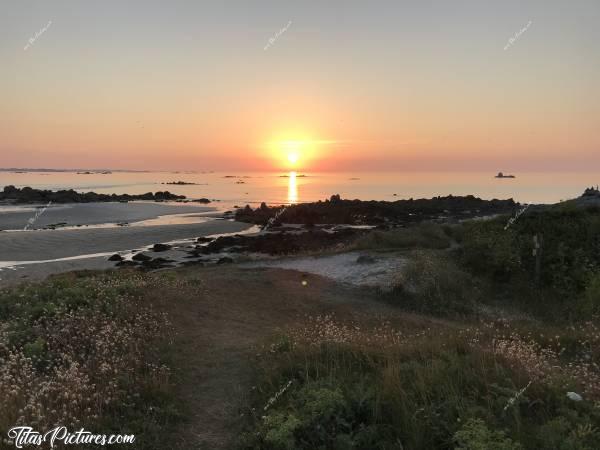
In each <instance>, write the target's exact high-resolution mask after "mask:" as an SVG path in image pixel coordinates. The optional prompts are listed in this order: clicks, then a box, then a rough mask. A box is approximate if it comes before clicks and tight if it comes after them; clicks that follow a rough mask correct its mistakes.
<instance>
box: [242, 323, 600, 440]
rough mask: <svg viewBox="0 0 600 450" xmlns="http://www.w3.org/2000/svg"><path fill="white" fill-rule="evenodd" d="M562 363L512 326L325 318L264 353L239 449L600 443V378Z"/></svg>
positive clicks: (591, 332)
mask: <svg viewBox="0 0 600 450" xmlns="http://www.w3.org/2000/svg"><path fill="white" fill-rule="evenodd" d="M595 330H596V329H595V328H593V329H590V330H588V336H587V337H588V338H593V339H595V340H597V338H594V337H593V336H594V334H595V333H596V331H595ZM559 340H560V339H558V341H559ZM555 343H556V342H555ZM584 351H585V346H582V347H580V348H579V349H578V350H577V352H584ZM577 352H575V353H577ZM581 354H583V353H581ZM599 356H600V355H595V356H594V357H593V358H594V360H597V358H598V357H599ZM561 358H562V354H561V353H560V350H557V351H555V350H554V347H552V346H547V347H544V346H541V345H540V344H538V343H537V342H536V341H535V340H529V339H527V338H524V337H520V336H518V335H517V334H515V331H514V330H512V329H510V328H509V327H508V326H507V324H506V323H498V324H492V323H489V324H481V325H479V326H477V327H472V328H469V329H463V330H456V329H445V330H423V331H422V332H420V333H415V334H411V335H404V334H402V333H398V332H395V331H393V330H392V329H391V328H389V326H386V325H384V326H382V327H379V328H376V329H363V328H362V327H360V326H359V325H358V324H340V323H337V322H336V321H335V320H334V319H332V318H317V319H316V320H314V321H313V322H311V323H309V324H307V325H306V326H305V327H304V328H302V329H300V330H298V329H296V330H290V331H289V332H288V333H287V334H285V335H283V336H280V337H278V338H277V339H276V340H275V341H274V342H273V344H272V345H271V346H270V347H267V348H266V349H265V351H264V352H261V356H260V357H259V358H258V361H257V364H258V367H259V369H258V370H257V375H256V389H255V390H254V394H253V396H252V398H251V400H250V406H249V408H248V411H246V418H247V421H248V432H247V433H246V434H245V435H244V437H243V438H242V439H241V442H240V448H247V449H250V448H264V449H313V448H334V449H337V448H339V449H434V448H435V449H451V448H462V449H520V448H523V449H540V448H544V449H552V448H565V449H567V448H568V449H571V448H572V449H590V450H591V449H594V448H597V447H595V446H596V445H597V442H598V439H600V433H599V431H598V427H600V410H599V409H598V408H597V403H595V402H596V401H597V400H598V399H599V397H598V393H599V392H598V391H596V390H595V389H596V388H598V387H599V386H600V383H599V382H598V378H594V380H593V381H592V380H590V379H588V378H586V377H585V376H583V375H582V373H581V372H579V371H578V370H580V369H582V368H583V367H584V366H585V364H583V363H582V362H581V361H579V362H577V360H576V358H574V359H573V358H572V359H570V360H569V362H570V363H571V364H574V365H579V369H578V370H572V367H573V366H569V363H568V362H567V361H562V360H561ZM586 383H587V384H591V385H593V386H594V389H590V390H588V391H585V392H584V391H582V389H584V388H585V387H586ZM524 388H525V389H524ZM570 390H573V391H578V392H579V393H580V394H582V395H583V398H584V399H583V400H582V401H574V400H571V399H569V398H568V397H567V396H566V393H567V392H569V391H570Z"/></svg>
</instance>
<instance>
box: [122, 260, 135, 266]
mask: <svg viewBox="0 0 600 450" xmlns="http://www.w3.org/2000/svg"><path fill="white" fill-rule="evenodd" d="M137 265H138V264H137V263H136V262H135V261H125V260H123V261H119V262H118V263H117V266H119V267H136V266H137Z"/></svg>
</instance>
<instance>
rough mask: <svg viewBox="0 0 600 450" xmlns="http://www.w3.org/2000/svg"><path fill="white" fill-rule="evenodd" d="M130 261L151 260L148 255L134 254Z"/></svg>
mask: <svg viewBox="0 0 600 450" xmlns="http://www.w3.org/2000/svg"><path fill="white" fill-rule="evenodd" d="M131 259H132V260H133V261H150V260H151V259H152V258H151V257H150V256H148V255H144V254H143V253H136V254H135V255H133V257H132V258H131Z"/></svg>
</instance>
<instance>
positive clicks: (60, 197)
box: [0, 186, 185, 204]
mask: <svg viewBox="0 0 600 450" xmlns="http://www.w3.org/2000/svg"><path fill="white" fill-rule="evenodd" d="M184 198H185V195H176V194H171V193H170V192H169V191H164V192H162V191H158V192H155V193H152V192H148V193H146V194H140V195H130V194H110V195H109V194H97V193H95V192H85V193H80V192H76V191H74V190H73V189H69V190H61V191H49V190H41V189H33V188H30V187H24V188H21V189H19V188H16V187H14V186H4V189H3V191H2V192H0V201H5V202H10V203H15V204H19V203H48V202H52V203H92V202H126V201H132V200H153V201H167V200H180V199H184Z"/></svg>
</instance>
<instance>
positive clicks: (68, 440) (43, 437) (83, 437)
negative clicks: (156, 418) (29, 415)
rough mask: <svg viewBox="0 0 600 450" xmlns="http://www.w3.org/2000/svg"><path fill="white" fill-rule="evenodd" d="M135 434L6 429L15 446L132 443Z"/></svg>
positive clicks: (63, 428) (24, 427)
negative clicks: (43, 431) (42, 431)
mask: <svg viewBox="0 0 600 450" xmlns="http://www.w3.org/2000/svg"><path fill="white" fill-rule="evenodd" d="M134 442H135V435H132V434H110V435H107V434H94V433H92V432H91V431H86V430H85V429H83V428H81V429H80V430H78V431H74V432H70V431H69V430H68V429H67V427H64V426H60V427H56V428H53V429H51V430H49V431H46V432H45V433H41V432H39V431H36V430H34V429H33V428H32V427H26V426H19V427H12V428H11V429H10V430H8V440H7V441H6V443H7V444H9V445H14V446H15V447H16V448H23V447H25V446H41V445H42V444H44V443H47V444H49V445H50V448H55V447H57V446H58V445H59V444H62V445H101V446H105V445H114V444H133V443H134Z"/></svg>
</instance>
